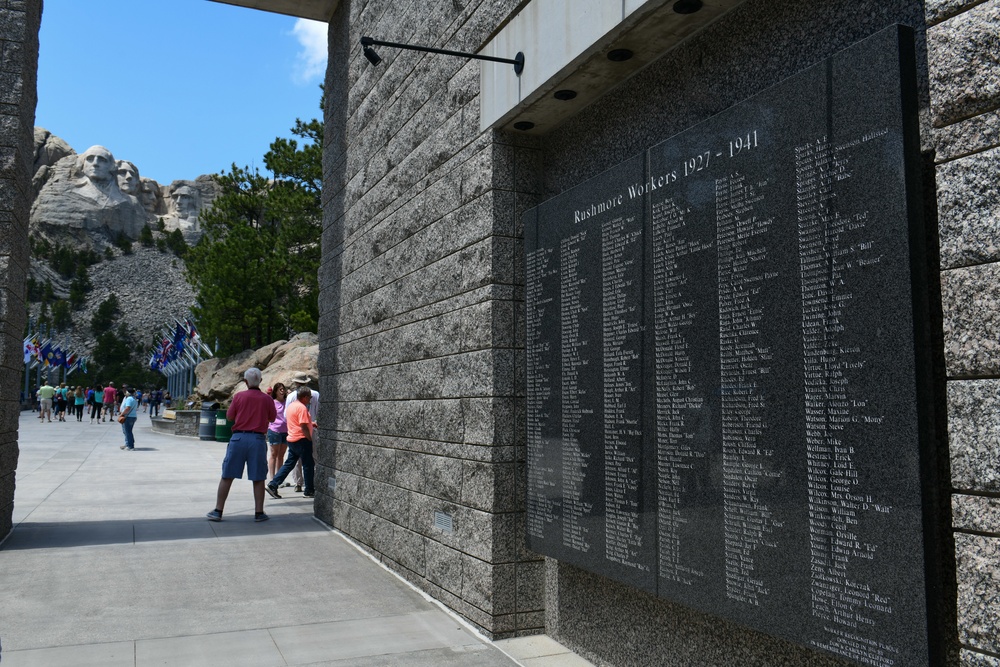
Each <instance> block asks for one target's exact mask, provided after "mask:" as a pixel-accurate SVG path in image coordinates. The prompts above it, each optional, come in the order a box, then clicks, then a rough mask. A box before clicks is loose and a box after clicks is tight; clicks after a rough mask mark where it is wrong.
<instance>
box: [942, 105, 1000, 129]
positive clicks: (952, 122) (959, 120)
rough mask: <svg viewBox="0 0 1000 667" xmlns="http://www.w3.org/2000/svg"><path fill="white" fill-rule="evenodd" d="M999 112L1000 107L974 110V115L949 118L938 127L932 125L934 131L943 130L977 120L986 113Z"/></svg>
mask: <svg viewBox="0 0 1000 667" xmlns="http://www.w3.org/2000/svg"><path fill="white" fill-rule="evenodd" d="M998 110H1000V105H996V106H991V107H986V108H983V109H976V111H975V113H970V114H966V115H964V116H956V117H954V118H949V119H948V122H947V123H941V124H940V125H938V124H936V123H935V125H934V129H935V130H943V129H945V128H948V127H951V126H953V125H958V124H959V123H964V122H965V121H967V120H972V119H973V118H978V117H979V116H984V115H986V114H988V113H993V112H994V111H998Z"/></svg>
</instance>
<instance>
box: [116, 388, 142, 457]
mask: <svg viewBox="0 0 1000 667" xmlns="http://www.w3.org/2000/svg"><path fill="white" fill-rule="evenodd" d="M122 395H123V396H124V398H122V409H121V411H120V414H119V416H118V421H119V422H121V425H122V433H124V434H125V444H124V445H122V446H121V447H120V448H119V449H124V450H126V451H129V452H131V451H133V450H134V449H135V435H134V433H133V432H134V430H135V420H136V419H138V417H139V402H138V401H136V400H135V393H133V391H132V390H131V389H130V388H129V387H128V386H126V385H123V386H122Z"/></svg>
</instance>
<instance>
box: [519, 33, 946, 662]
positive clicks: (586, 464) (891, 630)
mask: <svg viewBox="0 0 1000 667" xmlns="http://www.w3.org/2000/svg"><path fill="white" fill-rule="evenodd" d="M911 54H912V36H911V35H910V31H909V30H908V29H905V28H893V29H890V30H887V31H884V32H882V33H879V34H878V35H876V36H874V37H872V38H870V39H868V40H866V41H864V42H862V43H860V44H858V45H855V46H854V47H852V48H850V49H848V50H847V51H844V52H842V53H840V54H838V55H836V56H834V57H832V58H830V59H829V60H827V61H825V62H823V63H820V64H819V65H816V66H814V67H812V68H810V69H808V70H806V71H804V72H802V73H800V74H798V75H796V76H795V77H792V78H790V79H788V80H786V81H784V82H782V83H781V84H778V85H777V86H775V87H773V88H771V89H768V90H767V91H765V92H764V93H762V94H760V95H758V96H756V97H754V98H752V99H750V100H747V101H746V102H744V103H742V104H740V105H738V106H736V107H733V108H731V109H729V110H727V111H725V112H723V113H721V114H719V115H717V116H715V117H713V118H711V119H710V120H708V121H706V122H704V123H702V124H700V125H698V126H695V127H693V128H691V129H689V130H687V131H685V132H683V133H681V134H679V135H677V136H675V137H673V138H671V139H670V140H668V141H666V142H664V143H663V144H661V145H658V146H655V147H653V148H651V149H650V150H649V151H648V152H647V153H646V154H645V155H643V156H638V157H636V158H634V159H633V160H630V161H628V162H626V163H623V164H621V165H619V166H618V167H616V168H614V169H612V170H609V171H608V172H605V173H604V174H602V175H600V176H598V177H597V178H594V179H592V180H591V181H588V182H587V183H585V184H583V185H581V186H579V187H577V188H574V189H573V190H572V191H570V192H567V193H564V194H563V195H561V196H559V197H557V198H555V199H553V200H551V201H549V202H546V203H545V204H543V205H541V206H539V207H538V208H536V209H534V210H533V211H531V212H530V213H529V214H528V217H527V219H526V225H525V237H526V252H527V268H528V270H527V334H528V350H527V360H528V361H527V366H528V369H527V370H528V373H527V377H528V387H527V395H528V411H527V412H528V424H527V427H528V428H527V432H528V477H529V479H528V498H527V507H528V516H527V532H528V544H529V546H530V548H532V549H533V550H535V551H538V552H541V553H544V554H546V555H549V556H552V557H554V558H558V559H560V560H564V561H567V562H570V563H573V564H576V565H578V566H581V567H584V568H586V569H588V570H591V571H594V572H597V573H599V574H603V575H605V576H608V577H612V578H614V579H618V580H621V581H625V582H627V583H630V584H633V585H635V586H638V587H641V588H644V589H647V590H652V591H655V592H656V593H657V594H658V595H661V596H663V597H666V598H669V599H671V600H674V601H677V602H680V603H683V604H686V605H689V606H691V607H695V608H698V609H701V610H704V611H707V612H709V613H714V614H718V615H721V616H725V617H727V618H730V619H733V620H735V621H738V622H740V623H743V624H745V625H748V626H751V627H754V628H756V629H759V630H762V631H764V632H768V633H770V634H774V635H777V636H781V637H786V638H789V639H792V640H794V641H797V642H800V643H803V644H805V645H808V646H811V647H814V648H817V649H821V650H825V651H829V652H832V653H835V654H837V655H840V656H843V657H847V658H850V659H853V660H855V661H856V662H858V663H860V664H865V665H878V666H882V665H920V664H927V662H928V660H929V658H928V642H927V634H928V631H927V613H926V606H925V595H924V586H925V583H924V572H925V568H924V563H923V554H924V544H923V528H922V485H921V456H922V451H923V445H922V434H921V432H920V429H919V428H918V424H919V423H920V419H921V414H920V413H921V410H922V405H921V403H920V401H919V400H918V394H919V393H920V392H919V391H918V384H919V382H920V378H921V377H922V372H923V369H924V367H925V365H926V362H925V360H924V359H923V358H922V356H921V355H922V354H923V351H922V350H920V349H918V348H920V347H921V346H919V345H917V344H916V338H915V333H914V331H915V329H914V326H915V322H914V317H913V314H912V313H913V294H914V278H913V277H912V276H911V262H912V261H919V259H920V258H917V257H914V256H913V252H914V251H912V250H911V238H913V237H912V236H911V235H912V234H918V233H919V223H920V212H919V210H916V209H915V208H914V207H913V206H912V204H911V202H912V201H914V199H913V196H914V193H915V192H916V190H917V188H918V187H919V176H918V173H917V163H916V152H915V148H914V146H915V142H914V141H913V139H914V137H915V133H916V123H915V113H916V110H915V108H912V105H911V104H908V103H907V100H908V99H910V96H911V95H912V90H913V86H914V83H913V81H912V79H913V76H914V74H913V72H914V67H913V63H912V55H911Z"/></svg>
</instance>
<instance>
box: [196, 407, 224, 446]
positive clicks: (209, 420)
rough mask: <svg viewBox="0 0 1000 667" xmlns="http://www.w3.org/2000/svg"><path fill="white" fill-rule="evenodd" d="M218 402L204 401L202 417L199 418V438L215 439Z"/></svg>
mask: <svg viewBox="0 0 1000 667" xmlns="http://www.w3.org/2000/svg"><path fill="white" fill-rule="evenodd" d="M218 407H219V404H218V403H202V404H201V418H200V419H199V420H198V438H199V439H200V440H215V413H216V408H218Z"/></svg>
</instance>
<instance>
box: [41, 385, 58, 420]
mask: <svg viewBox="0 0 1000 667" xmlns="http://www.w3.org/2000/svg"><path fill="white" fill-rule="evenodd" d="M42 382H44V384H43V385H42V386H41V387H39V388H38V399H39V401H40V402H41V411H40V412H39V413H38V418H39V419H40V420H42V421H44V420H45V419H48V420H49V422H50V423H51V422H52V397H53V396H55V395H56V388H55V387H53V386H52V385H50V384H49V380H48V378H43V379H42Z"/></svg>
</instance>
